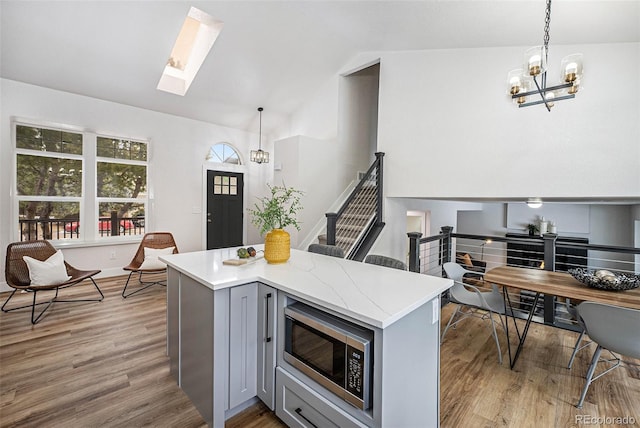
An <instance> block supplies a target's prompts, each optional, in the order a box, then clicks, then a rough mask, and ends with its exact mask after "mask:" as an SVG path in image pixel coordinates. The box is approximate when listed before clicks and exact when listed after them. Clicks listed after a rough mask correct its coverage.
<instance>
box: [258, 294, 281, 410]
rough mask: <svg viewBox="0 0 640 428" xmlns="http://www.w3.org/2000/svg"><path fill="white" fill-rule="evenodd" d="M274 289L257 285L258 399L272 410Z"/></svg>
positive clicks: (274, 351)
mask: <svg viewBox="0 0 640 428" xmlns="http://www.w3.org/2000/svg"><path fill="white" fill-rule="evenodd" d="M276 297H277V295H276V289H275V288H271V287H269V286H268V285H264V284H259V285H258V332H257V333H258V397H259V398H260V399H261V400H262V401H263V402H264V404H266V405H267V407H269V409H271V410H273V409H274V404H275V403H274V397H275V395H274V385H275V369H276V313H277V312H276V302H277V298H276Z"/></svg>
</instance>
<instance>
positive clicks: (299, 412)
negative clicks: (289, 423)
mask: <svg viewBox="0 0 640 428" xmlns="http://www.w3.org/2000/svg"><path fill="white" fill-rule="evenodd" d="M296 413H297V414H299V415H300V417H301V418H302V419H304V420H305V421H307V422H308V423H309V425H311V426H312V427H313V428H318V425H316V424H314V423H313V422H311V421H310V420H309V419H307V417H306V416H305V415H303V414H302V409H301V408H300V407H298V408H297V409H296Z"/></svg>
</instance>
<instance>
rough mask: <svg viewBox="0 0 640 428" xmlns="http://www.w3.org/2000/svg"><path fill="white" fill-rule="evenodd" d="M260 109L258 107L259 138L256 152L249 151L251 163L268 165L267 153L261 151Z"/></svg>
mask: <svg viewBox="0 0 640 428" xmlns="http://www.w3.org/2000/svg"><path fill="white" fill-rule="evenodd" d="M262 110H264V109H263V108H262V107H258V111H259V112H260V134H259V135H260V136H259V140H258V150H251V162H256V163H269V152H265V151H264V150H262Z"/></svg>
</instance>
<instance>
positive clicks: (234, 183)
mask: <svg viewBox="0 0 640 428" xmlns="http://www.w3.org/2000/svg"><path fill="white" fill-rule="evenodd" d="M213 194H214V195H237V194H238V178H237V177H229V176H226V175H216V176H215V177H213Z"/></svg>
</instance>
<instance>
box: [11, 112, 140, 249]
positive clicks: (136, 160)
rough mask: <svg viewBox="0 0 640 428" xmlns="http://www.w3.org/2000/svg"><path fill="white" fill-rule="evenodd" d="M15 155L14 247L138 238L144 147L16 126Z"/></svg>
mask: <svg viewBox="0 0 640 428" xmlns="http://www.w3.org/2000/svg"><path fill="white" fill-rule="evenodd" d="M15 147H16V177H15V178H16V180H15V183H16V191H15V195H16V197H15V204H16V205H15V206H16V209H17V216H18V221H17V223H18V234H19V239H20V240H22V241H25V240H26V241H29V240H35V239H48V240H72V239H73V240H78V241H93V240H95V239H100V238H105V237H116V236H121V235H127V236H130V235H142V234H144V226H145V215H146V211H147V210H146V206H147V152H148V143H147V142H144V141H133V140H126V139H120V138H111V137H106V136H98V135H95V134H93V133H89V132H82V131H77V130H67V129H54V128H49V127H41V126H38V125H35V126H34V125H28V124H21V123H20V124H19V123H16V124H15ZM87 147H88V148H89V149H90V150H87ZM94 148H95V150H94ZM86 189H90V191H87V190H86Z"/></svg>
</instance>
